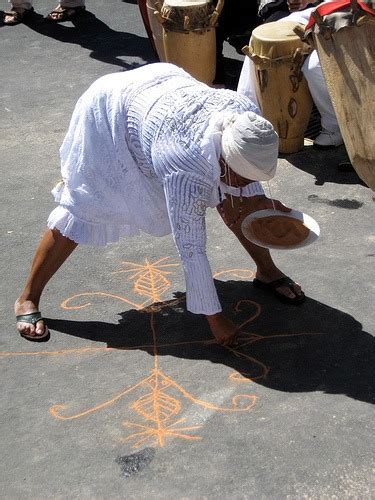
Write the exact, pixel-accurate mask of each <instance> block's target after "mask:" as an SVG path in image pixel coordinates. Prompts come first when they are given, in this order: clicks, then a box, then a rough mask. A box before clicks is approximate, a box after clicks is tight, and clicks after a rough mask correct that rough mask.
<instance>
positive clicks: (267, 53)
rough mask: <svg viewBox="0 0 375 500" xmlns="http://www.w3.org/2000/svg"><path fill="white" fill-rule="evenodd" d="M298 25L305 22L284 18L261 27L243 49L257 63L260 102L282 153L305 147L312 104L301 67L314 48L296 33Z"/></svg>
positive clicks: (263, 113) (257, 84) (257, 87)
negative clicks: (283, 20) (282, 20)
mask: <svg viewBox="0 0 375 500" xmlns="http://www.w3.org/2000/svg"><path fill="white" fill-rule="evenodd" d="M296 26H298V27H301V26H302V25H299V24H297V23H295V22H294V21H285V22H272V23H267V24H263V25H261V26H258V27H257V28H255V30H254V31H253V32H252V35H251V38H250V43H249V46H248V47H245V48H244V49H243V51H244V53H245V54H246V55H247V56H249V57H250V59H251V60H252V61H253V62H254V64H255V67H256V93H257V98H258V101H259V105H260V108H261V111H262V115H263V116H264V117H265V118H267V120H269V121H270V122H271V123H272V125H273V126H274V127H275V130H276V131H277V133H278V134H279V138H280V146H279V150H280V152H281V153H295V152H297V151H299V150H300V149H302V148H303V143H304V133H305V130H306V128H307V125H308V123H309V119H310V115H311V110H312V104H313V103H312V98H311V95H310V91H309V88H308V85H307V81H306V79H305V77H304V76H303V73H302V70H301V68H302V64H303V62H304V60H305V58H306V57H307V55H308V54H309V53H310V52H311V50H312V49H311V48H310V47H309V45H308V44H306V43H305V42H303V41H302V40H301V39H300V37H299V36H298V35H296V34H295V33H294V31H293V30H294V28H296Z"/></svg>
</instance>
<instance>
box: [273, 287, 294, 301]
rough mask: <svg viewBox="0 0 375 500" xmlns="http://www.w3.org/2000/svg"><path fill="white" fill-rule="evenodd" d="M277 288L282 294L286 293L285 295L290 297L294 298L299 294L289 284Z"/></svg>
mask: <svg viewBox="0 0 375 500" xmlns="http://www.w3.org/2000/svg"><path fill="white" fill-rule="evenodd" d="M276 290H277V291H278V292H279V293H281V294H282V295H285V297H289V298H290V299H294V298H295V297H296V295H297V292H294V291H293V290H291V289H290V288H289V287H288V286H282V287H280V288H276Z"/></svg>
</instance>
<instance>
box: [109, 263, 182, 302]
mask: <svg viewBox="0 0 375 500" xmlns="http://www.w3.org/2000/svg"><path fill="white" fill-rule="evenodd" d="M167 260H168V257H165V258H164V259H159V260H157V261H155V262H149V261H148V259H145V264H144V265H140V264H135V263H134V262H127V261H123V262H122V264H123V265H124V266H125V267H124V269H122V270H120V271H115V272H114V273H113V274H119V273H131V272H133V273H134V274H132V275H131V276H129V278H128V279H129V281H133V282H134V285H133V286H134V291H135V292H136V293H138V294H139V295H141V296H143V297H148V298H149V299H151V301H152V302H158V301H160V300H161V296H162V295H163V294H164V293H165V292H166V291H167V290H168V289H169V288H170V286H171V282H170V281H169V280H168V279H167V278H166V276H167V275H168V274H171V273H172V271H170V270H168V269H170V268H171V267H176V266H178V265H179V264H177V263H163V264H162V262H165V261H167Z"/></svg>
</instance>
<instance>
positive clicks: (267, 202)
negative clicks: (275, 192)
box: [252, 195, 292, 212]
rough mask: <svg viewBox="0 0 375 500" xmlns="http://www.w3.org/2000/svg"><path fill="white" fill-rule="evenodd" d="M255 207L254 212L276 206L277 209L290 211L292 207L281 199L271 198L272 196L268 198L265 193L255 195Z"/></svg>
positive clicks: (253, 198)
mask: <svg viewBox="0 0 375 500" xmlns="http://www.w3.org/2000/svg"><path fill="white" fill-rule="evenodd" d="M252 200H253V203H254V205H253V207H254V212H257V211H258V210H266V209H269V208H271V209H273V208H275V209H276V210H280V211H281V212H290V211H291V210H292V209H291V208H288V207H286V206H285V205H284V204H283V203H281V201H279V200H271V198H267V197H266V196H264V195H259V196H253V197H252Z"/></svg>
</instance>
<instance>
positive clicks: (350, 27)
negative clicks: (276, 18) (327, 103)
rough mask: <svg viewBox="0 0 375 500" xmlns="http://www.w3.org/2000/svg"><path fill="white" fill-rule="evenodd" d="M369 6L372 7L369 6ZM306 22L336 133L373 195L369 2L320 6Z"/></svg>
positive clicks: (372, 17) (373, 19) (373, 59)
mask: <svg viewBox="0 0 375 500" xmlns="http://www.w3.org/2000/svg"><path fill="white" fill-rule="evenodd" d="M372 5H373V3H372ZM313 16H314V19H315V21H316V22H315V26H314V25H312V23H309V24H308V25H307V27H306V29H307V30H312V32H313V39H314V45H315V47H316V49H317V51H318V55H319V60H320V64H321V67H322V71H323V75H324V78H325V81H326V84H327V88H328V92H329V94H330V97H331V100H332V104H333V108H334V110H335V113H336V117H337V121H338V124H339V127H340V131H341V134H342V137H343V140H344V143H345V146H346V149H347V152H348V155H349V158H350V161H351V163H352V165H353V167H354V168H355V170H356V172H357V173H358V175H359V177H360V178H361V179H362V180H363V181H364V182H365V183H366V184H367V185H368V186H369V187H370V188H371V189H372V190H373V191H375V132H374V127H375V11H374V10H373V9H372V8H371V7H370V2H357V1H355V0H352V1H340V2H332V3H327V4H323V5H322V6H321V7H319V8H318V9H317V10H316V11H315V12H314V15H313Z"/></svg>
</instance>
